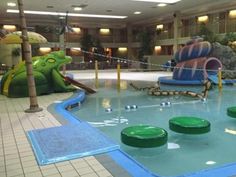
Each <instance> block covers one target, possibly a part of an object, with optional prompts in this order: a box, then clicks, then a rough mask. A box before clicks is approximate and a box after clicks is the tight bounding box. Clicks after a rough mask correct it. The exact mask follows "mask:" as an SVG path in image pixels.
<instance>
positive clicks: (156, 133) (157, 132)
mask: <svg viewBox="0 0 236 177" xmlns="http://www.w3.org/2000/svg"><path fill="white" fill-rule="evenodd" d="M167 139H168V134H167V132H166V131H165V130H164V129H162V128H159V127H153V126H149V125H137V126H131V127H127V128H125V129H123V130H122V131H121V141H122V142H123V143H124V144H126V145H129V146H134V147H140V148H152V147H158V146H162V145H164V144H166V142H167Z"/></svg>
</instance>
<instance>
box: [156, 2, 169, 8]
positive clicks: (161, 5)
mask: <svg viewBox="0 0 236 177" xmlns="http://www.w3.org/2000/svg"><path fill="white" fill-rule="evenodd" d="M157 6H158V7H165V6H167V4H165V3H160V4H157Z"/></svg>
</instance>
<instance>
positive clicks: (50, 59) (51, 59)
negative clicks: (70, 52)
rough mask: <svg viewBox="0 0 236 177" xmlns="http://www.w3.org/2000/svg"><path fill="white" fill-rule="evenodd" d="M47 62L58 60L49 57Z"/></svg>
mask: <svg viewBox="0 0 236 177" xmlns="http://www.w3.org/2000/svg"><path fill="white" fill-rule="evenodd" d="M47 62H48V63H55V62H56V60H55V59H54V58H48V59H47Z"/></svg>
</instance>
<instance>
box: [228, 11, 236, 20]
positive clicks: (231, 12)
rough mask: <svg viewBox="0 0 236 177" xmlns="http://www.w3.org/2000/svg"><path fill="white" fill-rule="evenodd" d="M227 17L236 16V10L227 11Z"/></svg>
mask: <svg viewBox="0 0 236 177" xmlns="http://www.w3.org/2000/svg"><path fill="white" fill-rule="evenodd" d="M229 17H230V18H236V10H231V11H229Z"/></svg>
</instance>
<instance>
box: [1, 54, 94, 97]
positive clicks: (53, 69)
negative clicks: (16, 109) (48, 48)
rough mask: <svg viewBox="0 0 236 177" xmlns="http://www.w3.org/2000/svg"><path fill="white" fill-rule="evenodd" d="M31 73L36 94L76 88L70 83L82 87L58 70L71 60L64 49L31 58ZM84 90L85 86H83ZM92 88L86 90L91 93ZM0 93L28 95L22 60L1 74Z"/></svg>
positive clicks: (68, 90) (18, 95) (16, 95)
mask: <svg viewBox="0 0 236 177" xmlns="http://www.w3.org/2000/svg"><path fill="white" fill-rule="evenodd" d="M32 61H33V74H34V79H35V86H36V91H37V95H43V94H49V93H53V92H70V91H74V90H76V88H75V87H73V86H72V85H71V84H74V85H76V86H78V87H80V88H82V86H83V84H80V83H79V82H76V81H74V80H73V79H68V78H66V77H64V76H62V74H61V73H60V72H59V68H60V67H61V66H62V65H63V64H66V63H70V62H71V61H72V59H71V57H69V56H65V53H64V51H56V52H51V53H49V54H47V55H44V56H36V57H33V58H32ZM83 88H84V89H85V90H86V89H88V88H87V87H83ZM91 90H92V89H89V90H88V93H91ZM1 94H3V95H6V96H8V97H26V96H28V84H27V77H26V68H25V61H22V62H21V63H19V64H18V65H17V66H15V68H14V69H11V70H10V71H8V72H7V73H6V74H4V75H3V77H2V80H1Z"/></svg>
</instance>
